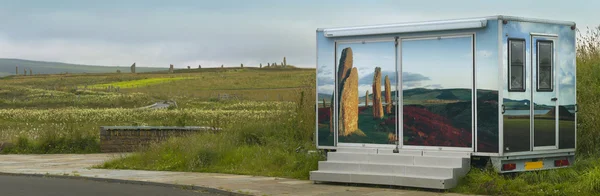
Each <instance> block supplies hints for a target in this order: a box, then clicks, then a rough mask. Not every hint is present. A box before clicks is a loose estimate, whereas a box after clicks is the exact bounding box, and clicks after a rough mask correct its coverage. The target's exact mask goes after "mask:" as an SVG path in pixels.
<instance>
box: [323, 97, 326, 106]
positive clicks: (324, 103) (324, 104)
mask: <svg viewBox="0 0 600 196" xmlns="http://www.w3.org/2000/svg"><path fill="white" fill-rule="evenodd" d="M326 107H327V102H325V98H323V108H326Z"/></svg>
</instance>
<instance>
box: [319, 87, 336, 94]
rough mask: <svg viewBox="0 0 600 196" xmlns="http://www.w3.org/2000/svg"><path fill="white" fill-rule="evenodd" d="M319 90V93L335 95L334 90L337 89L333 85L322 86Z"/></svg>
mask: <svg viewBox="0 0 600 196" xmlns="http://www.w3.org/2000/svg"><path fill="white" fill-rule="evenodd" d="M318 89H319V91H318V93H321V94H328V95H331V94H332V93H333V90H334V89H335V85H333V84H330V85H322V86H319V88H318Z"/></svg>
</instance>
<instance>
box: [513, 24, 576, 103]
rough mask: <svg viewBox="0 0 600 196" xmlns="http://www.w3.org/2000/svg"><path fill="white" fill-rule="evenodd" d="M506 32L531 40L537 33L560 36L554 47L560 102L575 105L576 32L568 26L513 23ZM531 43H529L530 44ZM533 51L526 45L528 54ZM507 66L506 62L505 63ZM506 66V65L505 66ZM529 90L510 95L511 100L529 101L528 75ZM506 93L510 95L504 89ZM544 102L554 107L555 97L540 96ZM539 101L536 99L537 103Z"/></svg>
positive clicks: (528, 59)
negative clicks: (533, 34) (532, 35)
mask: <svg viewBox="0 0 600 196" xmlns="http://www.w3.org/2000/svg"><path fill="white" fill-rule="evenodd" d="M504 31H505V32H507V33H509V35H510V36H511V37H522V38H526V39H529V33H530V32H536V33H550V34H558V37H559V39H558V41H557V43H555V45H554V47H555V50H556V55H557V59H555V66H557V68H556V69H555V72H556V80H555V82H556V83H557V84H558V85H559V86H558V91H559V94H558V100H559V103H560V104H561V105H570V104H574V103H575V96H573V95H574V94H575V73H574V72H575V43H574V41H575V40H574V39H573V37H574V34H575V32H574V31H573V30H571V29H570V28H569V27H566V26H564V27H563V26H559V25H545V24H536V23H514V22H511V23H509V24H507V25H506V26H505V29H504ZM528 43H529V42H528ZM506 44H507V43H506V41H504V42H503V49H504V50H505V51H506V49H507V46H506ZM530 51H531V44H527V45H526V52H527V53H529V52H530ZM506 55H507V54H506V53H504V58H505V59H506ZM504 63H505V64H506V62H504ZM526 63H527V64H529V65H531V63H532V62H531V59H530V58H527V62H526ZM505 66H506V65H505ZM526 81H527V84H526V85H527V89H526V92H525V93H510V94H509V95H510V99H514V100H523V99H527V100H529V99H530V97H529V94H530V92H531V90H532V89H531V86H530V85H531V84H530V81H531V78H530V75H529V74H527V78H526ZM504 93H508V91H507V90H506V88H504ZM539 96H545V97H543V98H542V97H540V98H541V99H539V100H542V102H540V103H541V104H547V105H553V104H554V103H553V102H552V101H550V99H551V98H552V97H554V96H555V95H549V94H540V95H539ZM537 100H538V99H536V101H537Z"/></svg>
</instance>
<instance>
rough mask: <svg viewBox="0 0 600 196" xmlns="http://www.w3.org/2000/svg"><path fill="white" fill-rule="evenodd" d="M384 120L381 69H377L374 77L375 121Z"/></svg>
mask: <svg viewBox="0 0 600 196" xmlns="http://www.w3.org/2000/svg"><path fill="white" fill-rule="evenodd" d="M382 118H383V105H382V104H381V67H375V74H374V75H373V119H382Z"/></svg>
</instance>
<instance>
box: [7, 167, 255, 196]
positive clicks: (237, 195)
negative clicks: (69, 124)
mask: <svg viewBox="0 0 600 196" xmlns="http://www.w3.org/2000/svg"><path fill="white" fill-rule="evenodd" d="M0 175H5V176H29V177H41V178H60V179H76V180H91V181H96V182H108V183H122V184H137V185H148V186H160V187H168V188H179V189H184V190H196V191H206V192H209V193H215V194H221V195H231V196H248V194H242V193H236V192H230V191H226V190H221V189H216V188H210V187H202V186H197V185H180V184H179V185H178V184H170V183H161V182H147V181H138V180H123V179H114V178H98V177H88V176H70V175H69V176H65V175H56V174H25V173H8V172H1V171H0Z"/></svg>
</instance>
